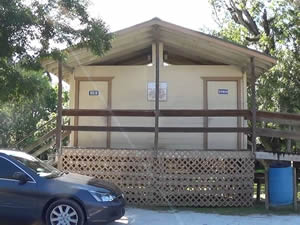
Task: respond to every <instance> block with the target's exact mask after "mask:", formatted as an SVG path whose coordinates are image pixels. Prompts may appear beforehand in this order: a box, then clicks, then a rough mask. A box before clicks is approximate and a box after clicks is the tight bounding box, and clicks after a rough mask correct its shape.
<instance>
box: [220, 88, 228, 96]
mask: <svg viewBox="0 0 300 225" xmlns="http://www.w3.org/2000/svg"><path fill="white" fill-rule="evenodd" d="M218 94H219V95H228V89H218Z"/></svg>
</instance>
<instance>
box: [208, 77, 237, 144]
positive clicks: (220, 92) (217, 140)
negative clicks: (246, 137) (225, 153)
mask: <svg viewBox="0 0 300 225" xmlns="http://www.w3.org/2000/svg"><path fill="white" fill-rule="evenodd" d="M237 86H238V82H237V81H207V108H208V109H238V97H237V96H238V91H237V90H238V87H237ZM237 124H238V123H237V118H236V117H209V118H208V127H237ZM207 137H208V140H207V147H208V149H237V148H238V134H237V133H208V135H207Z"/></svg>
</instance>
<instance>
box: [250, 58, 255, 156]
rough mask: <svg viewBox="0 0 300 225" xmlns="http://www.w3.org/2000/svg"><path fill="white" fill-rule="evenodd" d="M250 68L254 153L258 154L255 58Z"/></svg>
mask: <svg viewBox="0 0 300 225" xmlns="http://www.w3.org/2000/svg"><path fill="white" fill-rule="evenodd" d="M250 67H251V72H250V73H251V85H250V86H251V105H252V107H251V113H252V119H251V123H252V152H253V153H254V152H256V90H255V83H256V75H255V61H254V57H251V58H250Z"/></svg>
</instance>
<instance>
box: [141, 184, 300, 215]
mask: <svg viewBox="0 0 300 225" xmlns="http://www.w3.org/2000/svg"><path fill="white" fill-rule="evenodd" d="M260 197H261V201H260V202H255V203H254V205H253V207H234V208H230V207H226V208H192V207H143V209H149V210H155V211H161V212H166V211H171V212H179V211H180V212H182V211H192V212H199V213H210V214H218V215H231V216H232V215H234V216H249V215H257V214H260V215H293V214H294V215H295V214H300V204H299V203H298V210H297V211H294V209H293V206H292V205H291V206H284V207H276V208H275V207H271V208H270V209H269V210H266V209H265V203H264V199H265V185H264V184H262V185H261V196H260ZM253 198H254V199H256V184H254V193H253ZM298 199H300V184H298ZM254 201H255V200H254Z"/></svg>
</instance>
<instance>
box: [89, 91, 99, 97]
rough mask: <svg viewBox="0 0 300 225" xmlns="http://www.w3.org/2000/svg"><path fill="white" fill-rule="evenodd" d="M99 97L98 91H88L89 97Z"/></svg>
mask: <svg viewBox="0 0 300 225" xmlns="http://www.w3.org/2000/svg"><path fill="white" fill-rule="evenodd" d="M98 95H99V91H98V90H90V91H89V96H98Z"/></svg>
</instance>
